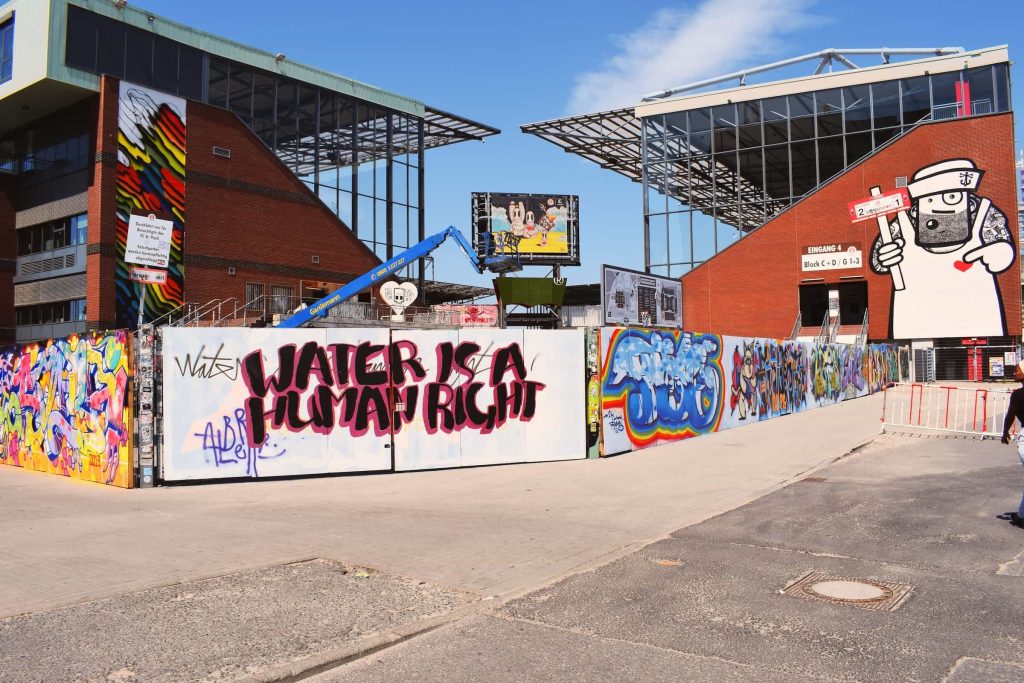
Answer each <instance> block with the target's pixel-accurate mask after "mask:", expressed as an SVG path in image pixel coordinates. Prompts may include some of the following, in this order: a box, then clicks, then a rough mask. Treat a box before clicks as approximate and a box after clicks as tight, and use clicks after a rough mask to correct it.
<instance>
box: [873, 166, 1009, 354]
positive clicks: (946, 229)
mask: <svg viewBox="0 0 1024 683" xmlns="http://www.w3.org/2000/svg"><path fill="white" fill-rule="evenodd" d="M984 174H985V171H984V169H981V168H978V166H977V165H976V164H975V163H974V162H973V161H972V160H970V159H948V160H945V161H940V162H937V163H934V164H930V165H928V166H925V167H923V168H920V169H918V170H917V171H916V172H915V173H914V174H913V176H911V178H910V181H909V182H908V184H907V193H908V194H909V198H910V206H909V207H908V208H905V209H900V210H898V211H896V212H895V215H894V216H893V215H889V216H879V217H878V218H877V221H878V227H879V235H878V236H877V237H876V238H875V240H874V244H873V245H872V247H871V269H872V270H873V271H874V272H875V273H876V274H879V275H889V276H890V277H892V280H893V299H892V314H891V315H892V317H891V321H890V323H891V327H890V329H891V336H892V338H894V339H921V338H934V337H960V336H1000V335H1005V334H1007V326H1006V319H1005V316H1004V313H1003V303H1002V297H1001V295H1000V292H999V283H998V281H997V278H996V276H997V275H999V274H1000V273H1003V272H1005V271H1007V270H1008V269H1009V268H1010V267H1011V266H1012V265H1013V264H1014V262H1015V261H1016V259H1017V247H1016V245H1015V243H1014V239H1013V235H1012V233H1011V230H1010V226H1009V223H1008V221H1007V217H1006V214H1005V213H1003V211H1002V210H1001V209H1000V208H999V207H998V206H996V205H995V204H993V203H992V201H991V200H990V199H987V198H986V197H985V196H984V194H983V192H982V191H981V188H980V186H981V182H982V177H983V176H984ZM880 190H881V188H872V195H876V196H878V195H880Z"/></svg>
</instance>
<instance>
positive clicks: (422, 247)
mask: <svg viewBox="0 0 1024 683" xmlns="http://www.w3.org/2000/svg"><path fill="white" fill-rule="evenodd" d="M449 237H451V238H454V239H455V242H456V243H457V244H458V245H459V248H461V249H462V253H464V254H465V255H466V258H467V259H469V262H470V265H472V266H473V269H474V270H476V272H477V273H480V274H483V272H484V270H485V269H488V270H489V269H495V270H498V269H501V270H507V269H508V263H509V259H508V257H507V256H496V257H476V256H474V255H473V246H472V245H471V244H470V243H469V240H467V239H466V237H465V236H464V235H463V234H462V233H461V232H459V230H458V228H456V227H455V226H451V225H450V226H448V227H447V228H445V229H444V230H442V231H441V232H439V233H437V234H436V235H431V236H430V237H428V238H427V239H425V240H423V241H422V242H420V243H419V244H414V245H413V246H411V247H409V248H408V249H406V250H405V251H403V252H402V253H401V254H398V255H397V256H395V257H394V258H392V259H390V260H388V261H385V262H384V263H382V264H381V265H380V266H378V267H377V268H374V269H373V270H371V271H369V272H367V273H363V274H362V275H360V276H359V277H357V278H356V279H354V280H352V282H349V283H348V284H347V285H343V286H341V287H339V288H338V289H336V290H335V291H333V292H331V293H330V294H328V295H326V296H324V297H323V298H321V299H319V300H318V301H316V302H314V303H312V304H310V305H309V306H308V307H306V308H303V309H301V310H299V311H296V312H295V313H293V314H291V315H290V316H288V317H287V318H285V319H284V320H282V321H281V322H279V323H278V324H277V325H276V327H284V328H290V327H301V326H302V325H305V324H306V323H308V322H309V321H310V320H312V319H313V318H317V317H321V318H322V317H324V316H325V315H327V311H329V310H331V309H332V308H334V307H335V306H337V305H338V304H340V303H342V302H343V301H347V300H348V299H351V298H352V297H354V296H355V295H356V294H359V293H360V292H361V291H363V290H364V289H366V288H367V287H370V286H372V285H374V284H376V283H377V282H380V281H381V280H383V279H384V278H386V277H388V276H389V275H391V274H392V273H394V272H395V271H397V270H399V269H401V268H404V267H405V266H407V265H409V264H410V263H412V262H413V261H415V260H416V259H418V258H422V257H424V256H426V255H427V254H429V253H430V252H432V251H434V250H435V249H437V248H438V247H439V246H441V245H442V244H443V243H444V242H445V240H447V239H448V238H449Z"/></svg>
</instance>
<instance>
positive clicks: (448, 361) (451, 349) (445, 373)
mask: <svg viewBox="0 0 1024 683" xmlns="http://www.w3.org/2000/svg"><path fill="white" fill-rule="evenodd" d="M454 362H455V346H454V345H453V344H452V343H451V342H442V343H440V344H438V345H437V381H438V382H447V381H448V378H449V377H451V375H452V364H453V363H454Z"/></svg>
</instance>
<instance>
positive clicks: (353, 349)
mask: <svg viewBox="0 0 1024 683" xmlns="http://www.w3.org/2000/svg"><path fill="white" fill-rule="evenodd" d="M163 335H164V340H163V349H164V373H163V382H164V385H163V391H164V451H163V460H162V464H161V470H162V477H163V478H164V479H165V480H168V481H180V480H194V479H217V478H229V477H231V478H233V477H251V478H256V477H267V476H282V475H297V474H315V473H327V472H354V471H384V470H391V469H396V470H414V469H426V468H437V467H461V466H470V465H487V464H498V463H506V462H528V461H540V460H560V459H569V458H582V457H585V455H586V444H585V433H584V428H585V401H584V384H583V338H582V332H580V331H565V332H540V331H532V330H530V331H522V330H518V331H513V330H487V329H479V330H476V329H475V330H460V331H455V330H395V331H391V330H388V329H351V328H340V329H297V330H278V329H269V328H268V329H223V328H218V329H215V330H210V329H202V328H165V329H164V331H163Z"/></svg>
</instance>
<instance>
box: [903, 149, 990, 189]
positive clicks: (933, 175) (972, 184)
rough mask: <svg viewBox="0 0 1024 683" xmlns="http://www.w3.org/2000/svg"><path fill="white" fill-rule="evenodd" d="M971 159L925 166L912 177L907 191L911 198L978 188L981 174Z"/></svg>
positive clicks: (951, 160)
mask: <svg viewBox="0 0 1024 683" xmlns="http://www.w3.org/2000/svg"><path fill="white" fill-rule="evenodd" d="M982 173H984V171H980V170H978V167H977V166H975V165H974V162H973V161H971V160H970V159H950V160H948V161H940V162H939V163H937V164H932V165H931V166H925V167H924V168H922V169H921V170H919V171H918V172H917V173H915V174H914V176H913V177H912V178H911V179H910V184H908V185H907V191H908V192H909V193H910V197H911V199H917V198H918V197H927V196H929V195H933V194H941V193H942V192H965V191H967V190H970V191H974V190H977V189H978V183H979V182H981V175H982Z"/></svg>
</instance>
